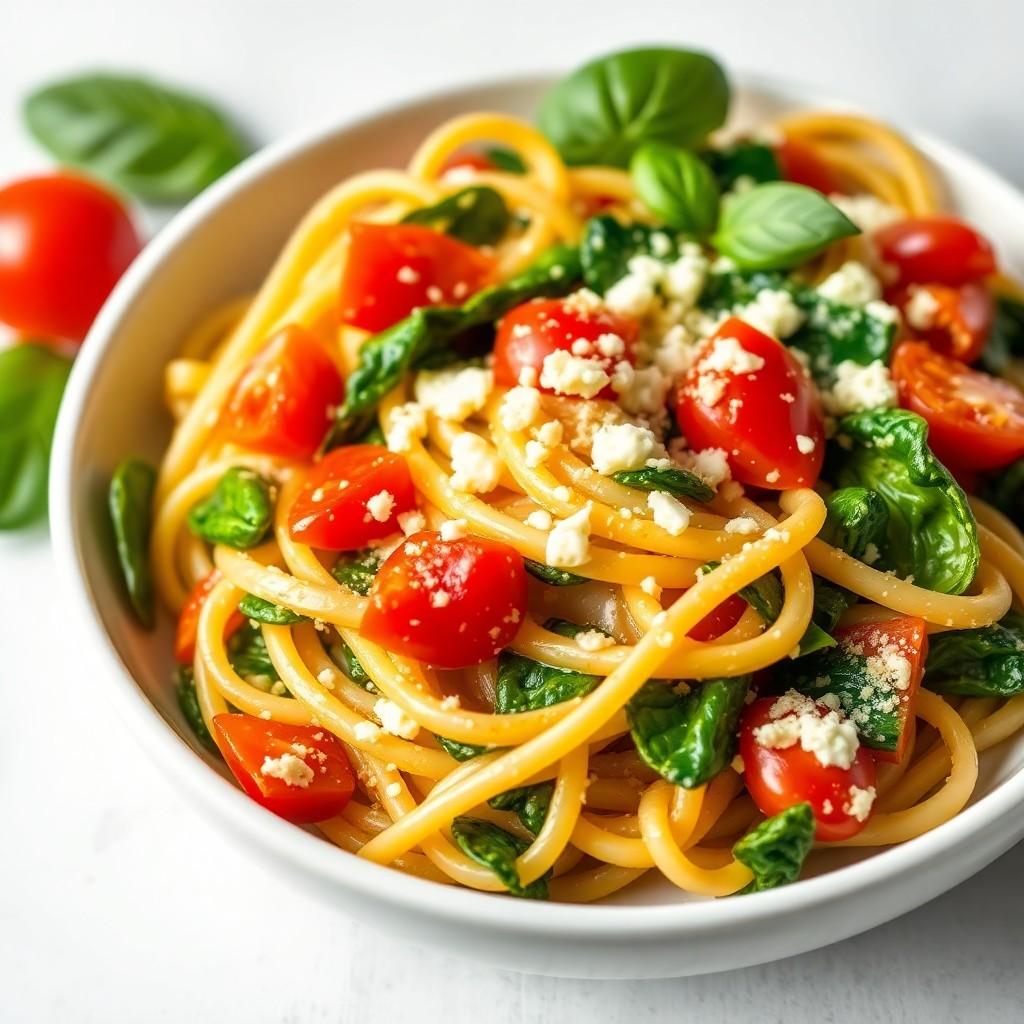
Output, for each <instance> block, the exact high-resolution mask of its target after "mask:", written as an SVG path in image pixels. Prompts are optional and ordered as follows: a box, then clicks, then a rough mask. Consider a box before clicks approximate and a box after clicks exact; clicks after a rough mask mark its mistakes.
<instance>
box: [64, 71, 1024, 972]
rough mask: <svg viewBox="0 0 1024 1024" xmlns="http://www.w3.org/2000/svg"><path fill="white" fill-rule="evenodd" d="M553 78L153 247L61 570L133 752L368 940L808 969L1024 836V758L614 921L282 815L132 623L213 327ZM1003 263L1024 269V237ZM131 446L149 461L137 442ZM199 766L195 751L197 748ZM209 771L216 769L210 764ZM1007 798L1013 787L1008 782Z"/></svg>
mask: <svg viewBox="0 0 1024 1024" xmlns="http://www.w3.org/2000/svg"><path fill="white" fill-rule="evenodd" d="M549 82H550V79H549V78H548V77H547V76H543V77H535V78H528V79H513V80H509V81H499V82H493V83H489V84H486V85H482V86H474V87H467V88H464V89H458V90H453V91H449V92H446V93H443V94H439V95H436V96H432V97H428V98H426V99H422V100H419V101H417V102H415V103H410V104H408V105H406V106H403V107H400V108H392V109H391V110H389V111H386V112H383V113H381V114H379V115H375V116H371V117H367V118H363V119H361V120H359V121H356V122H354V123H351V124H348V125H342V126H337V125H332V126H329V127H327V128H324V129H321V130H318V131H315V132H312V133H309V134H307V135H305V136H303V137H301V138H299V139H295V140H286V141H284V142H282V143H279V144H277V145H274V146H272V147H269V148H268V149H267V150H265V151H263V152H261V153H260V154H257V155H256V156H255V157H253V158H251V159H250V160H248V161H246V163H245V164H243V165H242V166H241V167H239V168H238V169H236V170H235V171H233V172H232V173H231V174H230V175H228V176H227V177H226V178H224V179H222V180H221V181H220V182H218V183H217V184H215V185H214V186H213V187H212V188H210V189H209V190H208V191H207V192H206V193H204V194H203V195H202V196H201V197H200V198H199V199H198V200H196V201H195V202H193V203H192V204H190V205H189V206H188V207H187V208H186V209H185V210H184V211H183V212H182V213H181V214H179V215H178V216H177V217H176V218H175V219H174V220H173V221H172V222H171V224H170V225H169V226H168V227H167V228H165V229H164V231H162V232H161V233H160V234H159V235H158V236H157V238H156V239H154V240H153V242H152V243H151V244H150V245H149V246H148V247H147V249H146V250H145V251H144V252H143V254H142V256H141V257H140V258H139V260H138V261H137V262H136V263H135V265H134V266H133V267H132V268H131V269H130V270H129V272H128V273H127V274H126V275H125V278H124V279H123V280H122V281H121V283H120V284H119V285H118V287H117V288H116V289H115V291H114V293H113V295H112V296H111V298H110V300H109V301H108V303H107V305H106V306H105V307H104V309H103V311H102V313H101V314H100V317H99V318H98V320H97V322H96V325H95V326H94V328H93V331H92V332H91V334H90V336H89V339H88V340H87V342H86V344H85V346H84V347H83V350H82V353H81V354H80V356H79V360H78V362H77V364H76V366H75V369H74V371H73V373H72V376H71V380H70V381H69V384H68V390H67V393H66V397H65V400H64V403H63V405H62V409H61V413H60V417H59V421H58V426H57V433H56V439H55V444H54V455H53V462H52V471H51V516H52V524H53V526H52V534H53V540H54V547H55V553H56V557H57V560H58V564H60V565H61V566H62V568H63V581H64V584H65V588H64V589H65V594H66V599H67V601H68V603H69V611H70V614H69V617H68V618H69V621H70V622H71V623H72V624H73V626H74V627H75V628H77V629H79V630H80V631H81V637H82V649H83V650H88V651H92V652H94V654H95V655H96V658H97V665H98V667H99V669H100V671H101V673H102V675H103V676H104V677H109V678H110V679H111V680H112V684H113V685H112V687H111V692H112V694H113V695H114V696H115V698H116V702H117V706H118V709H119V711H120V712H121V713H122V714H123V716H124V717H125V718H126V720H127V722H128V727H129V729H130V730H131V731H132V733H133V734H134V735H135V736H136V737H137V738H139V740H140V742H141V743H142V744H143V746H144V747H145V749H146V751H147V752H148V753H149V754H150V755H151V756H153V757H154V759H155V760H156V761H157V762H158V763H159V764H160V765H161V766H162V768H163V769H164V770H165V771H166V772H167V773H168V775H170V776H171V777H173V778H175V779H176V780H178V781H180V782H181V783H182V784H183V785H184V786H185V788H186V789H187V790H188V791H189V793H190V794H192V795H194V797H195V800H196V803H197V804H198V805H199V806H200V807H201V808H203V809H204V810H205V811H206V812H207V813H209V815H210V816H211V817H212V818H214V819H215V820H216V821H217V822H218V823H219V824H221V825H226V826H227V827H228V829H229V831H230V832H232V833H233V834H235V835H237V836H239V837H241V838H243V839H244V840H245V842H246V847H247V848H248V849H250V850H256V851H258V852H259V853H260V855H261V856H263V857H265V858H268V859H270V860H271V861H272V862H273V864H274V865H275V867H276V868H277V869H278V871H280V868H281V867H282V866H287V867H288V868H289V869H290V874H291V877H293V878H294V879H295V880H296V881H297V882H299V883H300V884H305V885H308V886H315V887H317V888H318V889H319V890H320V891H321V892H322V893H323V894H324V896H325V897H326V898H327V899H331V900H334V901H337V902H338V903H339V905H341V906H343V907H344V908H345V909H346V910H348V911H350V912H352V913H354V914H357V915H358V916H359V917H361V918H362V919H364V920H366V921H367V922H368V923H371V924H377V925H380V926H383V927H388V928H394V929H395V930H396V931H399V932H402V933H403V934H405V935H407V936H409V937H411V938H414V939H420V940H422V941H428V940H429V941H432V942H436V941H437V940H438V938H440V939H441V940H442V941H444V942H445V943H446V944H448V945H450V946H451V948H453V949H455V950H458V951H459V952H462V953H464V954H465V955H467V956H471V957H474V958H476V959H480V960H486V961H488V962H490V963H493V964H495V965H497V966H503V967H506V968H516V969H520V970H526V971H534V972H537V973H547V974H560V975H574V976H579V977H593V978H612V977H664V976H679V975H684V974H696V973H703V972H708V971H714V970H724V969H728V968H733V967H740V966H744V965H747V964H752V963H757V962H763V961H766V960H770V959H776V958H778V957H782V956H788V955H791V954H794V953H799V952H803V951H806V950H808V949H812V948H815V947H817V946H820V945H824V944H826V943H828V942H833V941H836V940H838V939H841V938H845V937H847V936H849V935H852V934H855V933H856V932H858V931H862V930H864V929H865V928H869V927H871V926H873V925H876V924H879V923H881V922H882V921H885V920H888V919H890V918H892V917H895V916H896V915H898V914H900V913H903V912H905V911H907V910H910V909H912V908H913V907H915V906H918V905H919V904H921V903H923V902H925V901H926V900H928V899H931V898H932V897H934V896H935V895H937V894H938V893H940V892H942V891H944V890H946V889H948V888H950V887H951V886H953V885H955V884H957V883H958V882H960V881H962V880H963V879H965V878H967V877H968V876H969V875H970V874H971V873H973V872H974V871H977V870H978V869H980V868H981V867H983V866H984V865H985V864H987V863H988V862H989V861H991V860H992V859H994V858H995V857H996V856H998V855H999V854H1000V853H1001V852H1003V851H1004V850H1005V849H1007V848H1008V847H1009V846H1010V845H1012V844H1013V843H1014V842H1016V841H1018V840H1019V839H1020V838H1021V837H1022V835H1024V815H1022V814H1021V813H1020V808H1021V805H1022V803H1024V776H1021V775H1020V774H1018V775H1016V776H1014V777H1012V778H1007V776H1008V775H1009V773H1010V771H1011V770H1012V769H1016V768H1017V767H1018V766H1019V765H1020V764H1021V763H1022V762H1024V743H1018V744H1017V745H1016V747H1015V748H1014V749H1013V751H1012V753H1008V754H1007V755H1006V756H1005V757H1004V758H1003V759H1002V760H996V761H992V762H990V765H989V768H988V778H987V780H986V785H987V786H988V787H989V788H991V789H992V791H991V792H989V793H988V795H986V796H984V797H983V798H982V799H980V800H979V801H978V802H977V803H975V804H974V805H973V806H971V807H969V808H968V809H967V810H966V811H964V812H963V813H962V814H961V815H960V816H958V817H957V818H956V819H954V820H953V821H951V822H949V823H947V824H946V825H944V826H942V827H940V828H939V829H936V830H935V831H934V832H932V833H929V834H928V835H925V836H922V837H920V838H919V839H917V840H914V841H912V842H910V843H907V844H904V845H903V846H901V847H897V848H894V849H891V850H887V851H884V852H882V853H879V854H875V855H873V856H871V857H869V858H868V859H866V860H863V861H861V862H858V863H855V864H852V865H850V866H847V867H843V868H841V869H840V870H837V871H834V872H832V873H829V874H826V875H821V876H819V877H815V878H810V879H808V880H806V881H802V882H800V883H798V884H796V885H794V886H790V887H788V888H786V889H781V890H776V891H773V892H768V893H762V894H758V895H755V896H749V897H744V898H743V899H740V900H727V901H719V902H694V901H687V900H686V898H685V897H683V896H682V895H681V894H679V893H678V891H676V890H673V889H672V888H671V887H670V886H667V884H666V885H665V886H664V887H658V886H656V885H649V886H647V887H641V888H639V889H635V890H629V891H627V893H625V894H622V895H621V896H620V897H618V898H617V900H616V901H613V903H611V904H606V905H602V906H596V907H575V906H566V905H556V904H536V903H533V902H530V901H517V900H502V899H495V898H494V897H491V896H486V895H483V894H479V893H475V892H471V891H467V890H455V889H452V888H448V887H441V886H437V885H434V884H431V883H427V882H423V881H420V880H418V879H415V878H411V877H408V876H405V875H402V874H401V873H399V872H394V871H391V870H390V869H386V868H380V867H378V866H376V865H373V864H370V863H367V862H365V861H363V860H360V859H359V858H355V857H349V856H346V855H343V854H339V852H338V851H337V850H336V849H335V848H334V847H332V846H330V845H329V844H327V843H325V842H323V841H322V840H319V839H317V838H315V837H314V836H313V835H311V834H309V833H306V832H303V831H301V830H298V829H296V828H294V827H293V826H290V825H287V824H286V823H284V822H282V821H280V820H278V819H276V818H274V817H272V816H271V815H268V814H266V813H265V812H263V811H262V810H261V809H260V808H259V807H257V806H256V805H255V804H254V803H252V802H251V801H250V800H248V799H247V798H246V797H245V796H244V795H243V794H242V793H241V792H240V791H239V790H237V789H236V788H235V787H234V786H233V785H232V784H230V783H229V782H228V781H227V780H226V779H225V778H224V777H223V776H221V775H220V774H219V772H218V770H217V769H216V768H215V767H214V766H213V764H212V763H211V762H209V761H208V760H206V759H205V758H204V757H203V756H202V752H201V751H200V750H199V749H198V748H196V747H195V746H194V743H193V742H192V741H191V738H190V736H189V734H188V732H187V730H186V729H185V727H184V724H183V723H182V721H181V719H180V715H179V713H178V710H177V708H176V706H175V703H174V699H173V695H172V692H171V688H170V686H169V685H168V679H169V676H170V670H171V665H170V659H169V657H168V655H167V654H166V652H167V651H168V650H169V643H168V636H167V630H168V627H167V626H166V624H165V625H164V627H163V630H162V631H158V632H157V633H156V634H155V635H154V634H145V633H142V632H141V631H140V630H138V628H137V627H136V625H135V624H134V622H133V620H132V618H131V616H130V613H129V612H128V610H127V609H126V607H125V603H124V601H123V598H122V595H121V592H120V586H119V584H118V581H117V576H116V571H115V570H114V568H113V562H112V557H111V552H110V545H109V537H108V530H107V528H106V526H105V525H104V519H105V511H104V510H105V500H104V494H105V489H106V484H107V480H108V479H109V474H110V472H111V470H112V469H113V467H114V466H115V465H116V463H117V462H118V461H119V460H120V459H121V458H122V457H124V455H126V454H128V453H129V449H130V450H131V452H135V453H138V454H142V455H145V456H148V457H150V458H152V459H154V460H155V459H157V458H158V457H159V454H160V452H161V451H162V450H163V447H164V445H165V444H166V439H167V432H166V424H165V423H164V422H163V417H162V416H158V415H155V414H154V413H155V411H156V409H158V408H159V406H160V395H161V382H162V368H163V365H164V363H165V362H166V361H167V359H169V358H170V357H171V355H172V354H173V352H174V351H175V347H176V345H177V342H178V339H179V338H180V337H181V336H182V334H183V333H184V331H185V329H186V328H187V326H188V325H189V323H190V322H192V321H193V320H194V319H195V318H196V317H197V316H198V315H200V314H201V313H202V312H204V311H205V310H206V309H208V308H210V306H211V305H212V304H214V303H216V302H218V301H221V300H223V299H227V298H230V297H232V296H234V295H236V294H240V293H243V292H245V291H247V290H248V289H250V288H251V287H252V285H253V283H254V282H256V281H258V280H259V279H260V277H261V276H262V275H263V274H264V273H265V272H266V270H267V268H268V267H269V265H270V263H271V261H272V259H273V257H274V255H275V254H276V252H277V250H278V248H279V247H280V245H281V243H282V242H283V241H284V239H285V238H286V236H287V234H288V232H289V231H290V229H291V228H292V226H293V225H294V224H295V222H296V221H297V220H298V219H299V217H300V216H301V215H302V213H303V212H304V211H305V210H306V209H307V208H308V206H309V205H310V203H311V201H312V200H313V199H314V198H316V197H317V196H318V195H319V194H321V193H322V192H323V191H325V190H326V189H327V188H328V187H329V186H330V185H332V184H333V183H335V182H336V181H337V180H339V179H340V178H342V177H344V176H346V175H348V174H350V173H353V172H354V171H356V170H361V169H364V168H365V167H367V166H378V165H388V164H392V165H397V164H401V163H403V162H404V161H405V160H406V159H407V158H408V156H409V154H410V153H411V150H412V148H413V146H414V145H415V143H416V142H418V141H419V139H420V138H421V136H422V134H423V130H424V126H429V125H431V124H434V123H437V122H438V121H440V120H442V119H444V118H446V117H449V116H452V115H454V114H456V113H459V112H462V111H464V110H466V109H503V110H508V111H510V112H512V113H520V114H527V115H528V114H530V113H531V112H532V110H533V107H534V105H535V102H536V99H537V97H538V96H539V95H540V93H541V92H542V90H543V89H544V88H545V87H546V86H547V84H549ZM753 82H754V85H755V87H754V88H751V89H748V90H746V91H745V92H743V93H741V96H740V101H739V104H738V106H739V113H740V117H741V118H746V119H750V120H753V119H756V118H757V116H758V115H762V116H763V115H764V113H766V112H777V111H778V110H780V109H782V108H784V107H786V106H792V105H797V104H803V105H806V104H807V103H809V102H817V103H820V102H822V99H821V97H819V96H817V95H814V94H812V93H809V92H808V91H807V90H804V89H802V88H800V87H797V86H784V85H783V86H780V85H779V84H778V83H777V82H773V81H771V80H765V79H758V80H753ZM919 141H920V142H921V144H922V147H923V148H924V150H925V152H926V153H927V154H928V155H929V157H930V158H931V159H932V160H933V161H934V162H935V163H937V164H939V165H941V166H942V167H943V168H944V169H945V171H946V172H947V177H948V180H949V182H950V184H951V190H950V191H951V194H952V198H953V201H954V203H956V204H957V205H959V206H962V207H963V208H964V210H965V212H967V213H968V214H969V215H970V216H971V217H972V218H973V219H975V220H977V221H978V222H979V223H980V224H982V225H983V226H988V227H990V228H991V229H992V231H993V233H995V234H997V235H1000V236H1005V233H1006V231H1007V229H1008V225H1012V224H1014V223H1018V224H1024V199H1022V198H1021V196H1020V195H1019V194H1018V193H1017V192H1016V191H1015V190H1013V189H1012V188H1011V187H1010V186H1009V185H1007V184H1006V183H1005V182H1003V181H1002V180H1001V179H999V178H997V177H996V176H995V175H994V174H993V173H992V172H991V171H989V170H987V169H986V168H984V167H981V166H980V165H978V164H977V163H976V162H975V161H973V160H972V159H971V158H970V157H967V156H965V155H964V154H962V153H960V152H959V151H957V150H955V149H953V148H952V147H949V146H947V145H945V144H941V143H938V142H936V141H934V140H931V139H927V138H923V137H919ZM1008 245H1009V248H1008V251H1007V252H1004V253H1003V256H1004V258H1007V257H1008V262H1009V263H1010V264H1011V265H1016V266H1024V231H1022V232H1021V234H1020V236H1019V237H1016V238H1011V239H1009V240H1008ZM126 438H130V439H131V440H130V442H126ZM190 747H191V749H190ZM197 755H198V756H197ZM997 782H998V783H1000V784H999V785H995V783H997Z"/></svg>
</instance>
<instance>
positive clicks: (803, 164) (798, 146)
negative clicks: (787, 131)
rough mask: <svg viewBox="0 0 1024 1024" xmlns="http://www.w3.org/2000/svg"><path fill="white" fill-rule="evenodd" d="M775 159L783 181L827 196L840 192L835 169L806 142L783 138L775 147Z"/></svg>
mask: <svg viewBox="0 0 1024 1024" xmlns="http://www.w3.org/2000/svg"><path fill="white" fill-rule="evenodd" d="M775 159H776V160H778V162H779V171H780V173H781V174H782V178H783V181H793V182H796V184H797V185H806V186H807V187H808V188H813V189H817V190H818V191H819V192H822V193H824V194H825V195H827V196H829V195H832V194H833V193H834V192H842V189H841V188H840V186H839V178H838V177H837V176H836V173H835V171H833V170H832V168H831V167H830V166H829V165H828V163H826V162H825V161H824V160H823V159H822V158H821V157H820V156H818V154H817V153H816V152H815V150H814V147H813V146H809V145H808V144H807V143H806V142H799V141H798V140H797V139H790V138H786V139H784V140H783V141H782V142H781V143H780V144H779V145H777V146H776V147H775Z"/></svg>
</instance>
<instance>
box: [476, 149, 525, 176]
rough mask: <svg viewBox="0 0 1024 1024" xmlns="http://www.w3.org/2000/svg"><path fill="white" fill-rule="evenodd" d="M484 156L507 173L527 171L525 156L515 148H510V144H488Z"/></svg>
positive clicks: (523, 172)
mask: <svg viewBox="0 0 1024 1024" xmlns="http://www.w3.org/2000/svg"><path fill="white" fill-rule="evenodd" d="M484 156H485V157H487V159H488V160H490V161H491V163H492V164H494V166H495V167H496V168H497V169H498V170H499V171H505V172H506V173H507V174H525V173H526V164H524V163H523V158H522V157H521V156H520V155H519V154H518V153H517V152H516V151H515V150H514V149H509V148H508V146H488V147H487V149H485V150H484Z"/></svg>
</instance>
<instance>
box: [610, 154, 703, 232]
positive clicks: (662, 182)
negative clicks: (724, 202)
mask: <svg viewBox="0 0 1024 1024" xmlns="http://www.w3.org/2000/svg"><path fill="white" fill-rule="evenodd" d="M629 173H630V176H631V177H632V179H633V186H634V188H635V189H636V193H637V195H638V196H639V197H640V199H641V200H642V201H643V203H644V204H645V205H646V206H647V208H648V209H649V210H650V211H651V212H652V213H654V214H656V215H657V216H658V217H660V218H661V219H662V220H663V221H664V222H665V223H666V224H668V225H670V226H671V227H673V228H676V229H677V230H679V231H685V232H686V233H687V234H691V235H694V236H695V237H697V238H706V237H707V236H708V235H710V234H711V232H712V231H713V230H714V228H715V222H716V221H717V220H718V202H719V198H720V197H719V192H718V182H717V181H715V176H714V174H712V172H711V168H710V167H708V165H707V164H706V163H705V162H704V161H703V160H701V158H700V157H699V156H697V155H696V154H695V153H691V152H690V151H689V150H686V149H682V148H681V147H679V146H671V145H669V144H668V143H666V142H645V143H644V144H643V145H642V146H641V147H640V148H639V149H638V150H637V151H636V152H635V153H634V154H633V159H632V160H630V162H629Z"/></svg>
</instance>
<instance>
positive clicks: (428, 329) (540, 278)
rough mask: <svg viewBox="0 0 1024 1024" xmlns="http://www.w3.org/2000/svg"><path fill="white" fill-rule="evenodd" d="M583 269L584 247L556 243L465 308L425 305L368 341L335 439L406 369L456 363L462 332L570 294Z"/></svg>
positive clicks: (349, 383)
mask: <svg viewBox="0 0 1024 1024" xmlns="http://www.w3.org/2000/svg"><path fill="white" fill-rule="evenodd" d="M581 273H582V271H581V268H580V261H579V252H578V250H577V249H576V248H575V247H572V246H565V245H556V246H553V247H552V248H550V249H548V250H547V252H545V253H544V254H543V255H542V256H541V257H540V259H538V260H537V262H536V263H534V264H533V265H532V266H530V267H527V269H526V270H524V271H522V272H521V273H520V274H517V275H516V276H515V277H512V278H509V280H507V281H504V282H503V283H501V284H497V285H493V286H492V287H490V288H485V289H484V290H483V291H481V292H478V293H477V294H476V295H474V296H473V297H472V298H470V299H469V300H467V301H466V302H465V303H464V304H463V305H461V306H423V307H420V308H419V309H416V310H413V312H412V313H410V314H409V316H407V317H406V318H405V319H404V320H399V321H398V323H397V324H395V325H394V326H392V327H389V328H388V329H387V330H385V331H382V332H381V333H380V334H375V335H374V336H373V337H372V338H369V339H367V340H366V341H365V342H364V343H363V345H362V347H361V348H360V349H359V363H358V365H357V366H356V368H355V370H353V371H352V373H351V375H350V376H349V378H348V381H347V382H346V387H345V391H346V394H345V402H344V404H343V405H342V406H341V408H340V410H339V411H338V417H337V422H336V424H335V429H334V436H333V437H332V443H338V442H339V441H340V440H341V439H343V438H344V437H345V436H346V434H348V433H351V432H352V431H353V430H354V429H356V428H357V426H358V424H359V423H360V421H361V420H362V419H363V418H364V417H365V415H366V414H367V413H369V412H370V411H371V410H372V409H373V408H374V407H375V406H376V405H377V403H378V402H379V401H380V400H381V399H382V398H383V397H384V396H385V395H386V394H387V393H388V392H389V391H390V390H391V389H392V388H393V387H395V385H396V384H398V383H399V381H400V380H401V379H402V375H403V374H404V373H406V371H408V370H415V369H421V368H423V367H426V366H439V365H442V364H443V363H444V362H445V361H449V362H450V361H451V360H453V359H455V358H457V355H458V353H457V351H456V349H455V348H454V345H453V343H454V341H455V339H456V338H457V337H458V336H460V335H464V334H466V332H468V331H470V330H471V329H473V328H475V327H480V326H481V325H483V324H489V323H492V322H493V321H495V320H497V319H498V318H499V317H501V316H504V314H505V313H507V312H508V311H509V310H510V309H513V308H514V307H516V306H518V305H520V304H522V303H523V302H526V301H527V300H528V299H533V298H538V297H549V298H554V297H557V296H559V295H566V294H568V293H569V292H570V291H571V290H572V288H573V285H574V284H575V282H576V281H578V280H579V278H580V275H581Z"/></svg>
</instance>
